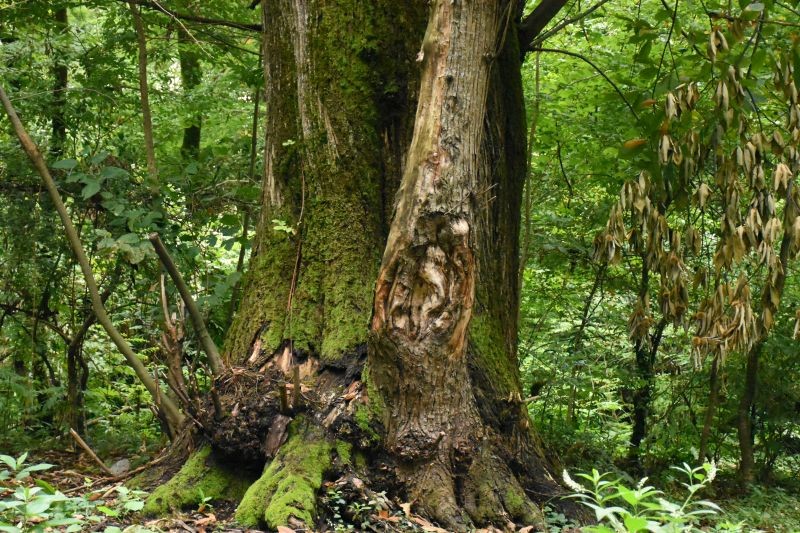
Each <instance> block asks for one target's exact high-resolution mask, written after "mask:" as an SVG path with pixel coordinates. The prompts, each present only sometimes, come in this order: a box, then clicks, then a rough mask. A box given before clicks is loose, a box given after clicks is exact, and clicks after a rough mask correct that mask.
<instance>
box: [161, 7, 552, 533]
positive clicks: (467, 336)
mask: <svg viewBox="0 0 800 533" xmlns="http://www.w3.org/2000/svg"><path fill="white" fill-rule="evenodd" d="M261 4H262V9H263V16H264V21H265V26H267V27H269V31H268V32H266V33H265V35H264V75H265V76H264V77H265V82H266V83H265V101H266V105H267V109H266V111H265V113H264V115H265V117H266V140H265V153H264V157H265V164H264V168H265V170H264V181H263V205H262V211H261V216H260V219H259V221H258V223H257V228H256V235H255V238H254V246H253V253H252V257H251V260H250V266H249V270H248V272H247V274H246V275H245V278H244V282H243V291H242V300H241V304H240V307H239V311H238V313H237V314H236V316H235V317H234V320H233V324H232V326H231V328H230V330H229V334H228V338H227V340H226V344H225V348H224V358H225V360H226V361H228V362H230V363H231V364H232V365H233V366H234V369H233V373H232V375H231V376H228V377H224V378H221V379H219V380H218V381H217V386H218V389H219V390H220V391H221V397H222V402H223V404H225V405H226V406H229V407H230V410H231V413H232V414H231V416H230V417H228V418H226V419H224V420H221V421H217V422H211V421H209V422H208V423H207V424H206V423H205V422H204V424H205V425H207V429H208V430H207V431H206V437H207V438H208V440H210V442H211V443H212V447H213V449H214V454H215V455H216V456H220V457H221V456H227V457H229V458H230V457H236V458H237V459H238V460H239V461H240V462H241V461H242V459H243V458H248V459H249V460H250V461H251V462H252V463H253V464H256V465H257V464H258V463H259V460H260V461H261V462H263V461H264V459H265V458H266V459H267V460H268V461H269V462H268V464H267V466H266V468H265V469H264V471H263V473H262V475H261V477H260V479H259V480H258V481H256V482H255V483H254V484H253V485H252V486H250V488H249V489H248V490H247V492H246V494H245V495H244V497H243V499H242V501H241V503H240V504H239V507H238V511H237V519H238V520H239V521H240V522H241V523H243V524H244V525H253V526H255V525H267V526H269V527H272V528H275V527H276V526H278V525H285V524H294V523H295V522H296V521H300V522H303V523H305V524H306V525H307V526H312V525H313V524H310V523H309V522H310V521H312V520H313V519H314V505H315V504H314V502H315V495H316V491H317V490H318V489H319V488H320V486H321V483H322V480H323V479H324V478H325V477H326V476H328V477H329V478H336V477H338V476H339V475H341V474H342V473H343V472H346V471H350V472H352V471H355V472H356V473H357V474H358V476H359V477H360V478H361V479H366V480H367V481H368V482H370V483H373V484H374V486H375V487H376V488H377V489H378V490H380V489H387V490H391V491H392V492H393V493H395V494H396V495H397V496H398V497H400V498H403V501H416V503H417V506H418V507H417V510H418V511H420V512H423V513H424V514H426V515H428V516H430V517H432V518H434V519H436V520H437V521H438V522H439V523H440V524H442V525H445V526H446V527H448V528H452V529H462V530H463V529H468V528H470V527H473V526H475V525H482V524H488V523H495V524H500V525H505V524H506V523H508V522H509V521H516V522H518V523H526V524H531V523H533V522H536V521H538V520H540V517H541V514H540V513H539V510H538V509H537V507H536V505H535V504H534V501H533V500H536V501H537V502H544V501H545V500H549V499H551V498H552V497H553V496H554V495H556V494H557V493H558V492H560V491H559V487H558V485H557V483H556V482H555V481H554V480H553V477H552V476H551V474H550V473H549V472H550V468H549V466H548V463H547V462H546V460H545V459H544V456H543V453H542V451H541V446H540V444H539V443H538V441H537V438H536V436H535V434H534V433H533V430H532V428H531V427H530V423H529V419H528V415H527V409H526V407H525V404H524V402H523V401H522V395H521V385H520V379H519V372H518V364H517V354H516V342H517V313H518V302H519V287H518V268H519V266H518V263H519V259H518V253H519V249H518V240H519V224H520V202H521V192H522V185H523V181H524V176H525V164H526V135H525V134H526V127H525V113H524V106H523V99H522V82H521V75H520V52H519V46H518V42H517V37H516V26H515V21H514V17H515V16H516V10H515V7H516V4H515V3H514V2H510V3H509V2H498V3H496V4H493V3H485V4H484V3H479V4H478V5H466V4H463V5H462V4H461V3H451V2H448V1H437V2H434V3H433V4H434V5H432V6H430V7H428V6H427V5H426V4H424V3H422V2H419V3H411V2H390V1H388V0H379V1H376V2H336V3H330V2H325V1H323V0H262V2H261ZM426 21H428V25H427V28H428V29H427V31H425V28H426ZM267 22H268V24H266V23H267ZM423 36H424V39H423ZM420 43H422V49H421V50H420ZM420 69H421V73H420ZM420 76H421V78H420ZM415 111H416V120H415ZM401 182H402V185H401ZM395 194H396V203H393V200H394V199H395ZM387 243H388V244H387ZM384 248H385V250H384ZM382 253H383V258H384V259H383V262H381V254H382ZM376 279H377V280H378V283H377V287H376V284H375V280H376ZM370 323H371V324H372V326H371V327H370ZM368 352H369V355H367V353H368ZM244 382H247V385H246V386H245V385H243V383H244ZM272 383H277V390H276V386H275V385H272ZM243 390H244V391H246V395H245V394H243V393H242V392H241V391H243ZM237 391H239V392H237ZM237 394H238V396H236V395H237ZM237 441H238V442H237ZM299 450H305V453H299ZM351 450H352V453H353V454H355V455H357V456H360V457H361V458H362V459H363V460H364V462H365V463H366V467H358V466H356V465H357V464H358V461H351V460H350V459H349V458H350V455H351ZM270 459H271V460H270ZM206 465H208V463H206ZM178 479H180V478H178ZM179 485H180V483H179V482H178V481H176V482H175V483H172V482H170V483H168V484H167V485H165V487H168V488H165V489H164V490H161V489H159V490H160V492H159V494H160V496H159V498H160V499H159V501H158V502H156V501H155V499H151V501H150V502H149V503H148V509H149V510H150V511H151V512H158V511H162V510H165V508H166V507H169V506H170V505H180V504H181V502H184V501H185V502H187V505H190V504H191V503H193V502H194V496H193V494H188V493H187V494H183V493H180V491H179ZM166 495H168V497H167V496H166ZM206 495H208V493H207V494H206ZM154 496H155V495H154ZM219 496H220V497H225V496H228V497H232V496H231V495H230V494H228V493H227V492H225V491H221V492H220V493H219Z"/></svg>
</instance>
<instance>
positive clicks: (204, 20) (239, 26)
mask: <svg viewBox="0 0 800 533" xmlns="http://www.w3.org/2000/svg"><path fill="white" fill-rule="evenodd" d="M118 1H119V2H126V3H132V4H136V5H138V6H142V7H146V8H149V9H152V10H154V11H158V12H159V13H163V14H165V15H167V16H170V17H172V18H175V19H180V20H186V21H189V22H197V23H198V24H208V25H211V26H225V27H226V28H233V29H235V30H244V31H254V32H259V33H260V32H261V31H263V30H264V27H263V26H262V25H261V24H248V23H245V22H236V21H233V20H222V19H215V18H208V17H200V16H196V15H189V14H186V13H178V12H177V11H173V10H171V9H167V8H165V7H164V6H162V5H161V4H159V3H157V2H149V1H147V0H118Z"/></svg>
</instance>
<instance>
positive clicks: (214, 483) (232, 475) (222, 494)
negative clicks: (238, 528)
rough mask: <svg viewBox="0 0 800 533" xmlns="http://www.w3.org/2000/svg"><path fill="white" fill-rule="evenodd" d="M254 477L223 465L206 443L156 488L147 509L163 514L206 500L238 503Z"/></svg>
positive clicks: (148, 499)
mask: <svg viewBox="0 0 800 533" xmlns="http://www.w3.org/2000/svg"><path fill="white" fill-rule="evenodd" d="M251 482H252V478H251V477H250V476H249V475H247V474H246V473H244V472H242V471H240V470H238V469H234V468H232V467H230V466H228V465H223V464H221V463H220V462H219V461H217V460H216V459H215V457H214V455H213V454H212V453H211V447H210V446H208V445H205V446H203V447H201V448H200V449H199V450H197V451H196V452H194V453H193V454H191V455H190V456H189V458H188V459H187V460H186V462H185V463H184V464H183V466H182V467H181V469H180V470H179V471H178V473H177V474H175V475H174V476H172V478H171V479H170V480H169V481H167V482H166V483H164V484H163V485H161V486H160V487H158V488H157V489H156V490H154V491H153V493H152V494H150V496H149V497H148V498H147V501H146V502H145V506H144V509H143V512H144V513H145V514H146V515H148V516H162V515H165V514H169V513H170V512H172V511H177V510H180V509H187V508H191V507H196V506H198V505H199V504H200V503H201V502H202V500H203V499H205V498H210V500H208V501H211V502H215V501H217V502H218V501H232V502H238V501H239V500H240V499H241V498H242V495H243V494H244V493H245V490H247V487H248V485H250V483H251Z"/></svg>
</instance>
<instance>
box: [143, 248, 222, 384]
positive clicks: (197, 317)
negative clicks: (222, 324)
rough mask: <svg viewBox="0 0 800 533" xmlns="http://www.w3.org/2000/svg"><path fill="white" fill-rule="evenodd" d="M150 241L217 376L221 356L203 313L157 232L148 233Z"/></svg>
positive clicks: (219, 369)
mask: <svg viewBox="0 0 800 533" xmlns="http://www.w3.org/2000/svg"><path fill="white" fill-rule="evenodd" d="M150 242H151V243H152V244H153V248H154V249H155V251H156V254H158V257H159V259H161V263H162V264H163V265H164V268H165V269H166V270H167V272H168V273H169V275H170V277H171V278H172V281H173V282H174V283H175V286H176V287H177V288H178V292H179V293H181V298H183V302H184V303H185V304H186V309H188V310H189V316H190V317H192V323H193V324H194V329H195V330H196V331H197V336H198V337H199V339H200V345H201V346H202V347H203V351H204V352H206V355H207V356H208V362H209V364H210V366H211V372H212V373H213V374H214V375H215V376H219V375H220V373H221V372H222V369H223V364H222V358H221V357H220V355H219V350H217V345H216V344H214V339H212V338H211V335H210V334H209V333H208V329H206V323H205V321H204V320H203V314H202V313H201V312H200V308H199V307H197V303H195V301H194V298H192V293H191V291H189V287H188V286H187V285H186V282H185V281H183V277H182V276H181V273H180V272H178V267H176V266H175V262H174V261H173V260H172V257H170V255H169V252H168V251H167V248H166V247H165V246H164V243H163V242H161V238H160V237H159V236H158V233H151V234H150Z"/></svg>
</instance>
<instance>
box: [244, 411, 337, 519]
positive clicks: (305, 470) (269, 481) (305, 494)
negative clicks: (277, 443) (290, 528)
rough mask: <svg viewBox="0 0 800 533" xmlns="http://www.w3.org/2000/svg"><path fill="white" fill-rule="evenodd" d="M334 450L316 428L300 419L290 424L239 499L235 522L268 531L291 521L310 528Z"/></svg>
mask: <svg viewBox="0 0 800 533" xmlns="http://www.w3.org/2000/svg"><path fill="white" fill-rule="evenodd" d="M334 449H335V448H334V446H333V445H332V444H331V443H329V442H328V441H326V439H325V437H324V436H323V435H322V434H321V432H320V431H319V430H318V429H317V428H315V427H313V426H312V425H310V424H308V423H306V422H305V421H304V420H303V419H297V420H295V421H294V422H292V424H291V425H290V427H289V438H288V439H287V441H286V443H285V444H284V445H283V446H281V448H280V450H278V454H277V455H276V456H275V459H273V460H272V462H271V463H269V465H267V467H266V468H265V469H264V473H263V474H262V476H261V478H260V479H259V480H258V481H256V482H255V483H253V484H252V485H251V486H250V488H249V489H248V490H247V492H246V493H245V495H244V497H243V498H242V501H241V503H240V504H239V507H238V509H237V510H236V521H237V522H239V523H240V524H241V525H244V526H248V527H257V526H263V525H266V526H267V527H269V528H272V529H274V528H277V527H278V526H282V525H287V524H288V523H289V521H290V520H291V519H294V520H297V521H301V522H303V523H304V524H307V525H309V526H311V525H313V523H314V517H315V514H316V500H317V492H318V491H319V488H320V487H321V486H322V481H323V478H324V475H325V473H326V471H328V470H329V469H330V467H331V464H332V452H333V451H334Z"/></svg>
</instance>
